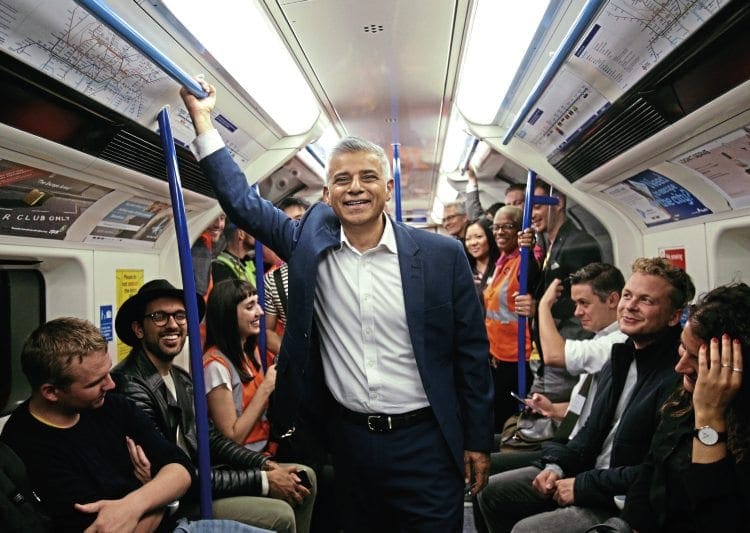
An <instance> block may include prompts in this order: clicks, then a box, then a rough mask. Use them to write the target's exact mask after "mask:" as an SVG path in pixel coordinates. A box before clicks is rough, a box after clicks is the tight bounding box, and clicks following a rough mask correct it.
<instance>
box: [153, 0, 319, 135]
mask: <svg viewBox="0 0 750 533" xmlns="http://www.w3.org/2000/svg"><path fill="white" fill-rule="evenodd" d="M164 3H165V4H166V5H167V7H168V9H169V10H170V11H171V12H172V14H173V15H174V16H175V17H177V19H179V21H180V22H181V23H182V24H183V25H184V26H185V27H186V28H187V29H188V31H190V33H192V34H193V36H194V37H195V38H196V39H197V40H198V41H200V43H201V44H202V45H203V46H204V47H205V48H206V50H208V52H209V53H210V54H211V55H212V56H213V57H214V58H216V60H217V61H218V62H219V63H220V64H221V65H222V67H224V69H226V71H227V72H229V74H230V75H231V76H232V77H233V78H234V79H235V80H236V81H237V82H238V83H239V84H240V85H242V87H244V89H245V90H246V91H247V93H248V94H249V95H250V96H252V97H253V99H254V100H255V102H256V103H257V104H258V105H259V106H260V107H261V108H262V109H263V110H264V111H265V112H266V113H268V115H269V116H270V117H271V118H272V119H273V120H274V121H275V122H276V123H277V124H278V125H279V127H280V128H281V129H283V130H284V132H285V133H286V134H288V135H298V134H300V133H305V132H307V131H309V130H310V128H312V127H313V125H314V124H315V122H316V120H317V119H318V115H319V114H320V111H319V109H318V104H317V102H316V101H315V98H314V96H313V94H312V91H311V90H310V87H309V85H308V84H307V82H306V81H305V79H304V77H303V76H302V74H301V73H300V71H299V68H298V67H297V64H296V63H295V62H294V60H293V59H292V57H291V55H290V54H289V51H288V50H287V48H286V46H285V45H284V43H283V42H282V40H281V38H280V37H279V34H278V33H277V32H276V29H275V28H274V27H273V26H272V25H271V22H270V20H268V17H267V16H266V14H265V12H264V11H263V10H262V8H261V7H260V6H259V5H258V2H257V1H255V0H241V1H239V0H213V2H211V3H210V7H209V5H208V4H207V3H206V2H205V1H198V0H164Z"/></svg>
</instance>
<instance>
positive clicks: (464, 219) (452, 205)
mask: <svg viewBox="0 0 750 533" xmlns="http://www.w3.org/2000/svg"><path fill="white" fill-rule="evenodd" d="M468 225H469V218H468V216H467V215H466V206H465V205H464V202H462V201H459V200H456V201H455V202H448V203H447V204H445V205H444V206H443V229H445V231H446V232H448V235H450V236H451V237H455V238H456V239H458V240H459V241H461V243H462V244H463V242H464V240H465V239H466V227H467V226H468Z"/></svg>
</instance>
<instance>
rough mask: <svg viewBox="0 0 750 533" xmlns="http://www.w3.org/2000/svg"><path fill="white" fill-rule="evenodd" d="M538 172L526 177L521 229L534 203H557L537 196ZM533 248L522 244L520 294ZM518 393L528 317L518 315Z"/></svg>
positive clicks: (522, 383)
mask: <svg viewBox="0 0 750 533" xmlns="http://www.w3.org/2000/svg"><path fill="white" fill-rule="evenodd" d="M535 188H536V172H534V171H533V170H529V173H528V177H527V179H526V198H525V199H524V203H523V222H522V223H521V230H522V231H526V230H527V229H529V228H530V227H531V210H532V208H533V206H534V205H556V204H557V203H558V201H559V200H558V199H557V198H553V197H552V196H535V195H534V189H535ZM530 257H531V248H529V247H527V246H521V268H520V276H519V280H518V285H519V287H518V294H519V295H524V294H528V292H529V291H528V285H529V260H530ZM518 395H519V396H521V397H522V398H523V397H525V396H526V317H525V316H521V315H519V316H518Z"/></svg>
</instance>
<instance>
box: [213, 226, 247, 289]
mask: <svg viewBox="0 0 750 533" xmlns="http://www.w3.org/2000/svg"><path fill="white" fill-rule="evenodd" d="M224 240H225V242H226V247H225V248H224V250H222V251H221V253H219V255H218V256H216V259H214V260H213V262H212V263H211V276H212V278H213V284H214V285H216V284H218V283H220V282H222V281H224V280H225V279H240V280H243V281H247V282H248V283H249V284H250V285H252V286H253V287H255V263H254V262H253V260H252V258H251V257H250V254H251V253H252V252H253V250H254V249H255V239H253V237H252V236H251V235H248V234H247V233H245V232H244V231H242V230H241V229H240V228H238V227H237V225H236V224H234V223H232V222H231V221H230V222H229V223H228V224H227V225H226V226H225V227H224Z"/></svg>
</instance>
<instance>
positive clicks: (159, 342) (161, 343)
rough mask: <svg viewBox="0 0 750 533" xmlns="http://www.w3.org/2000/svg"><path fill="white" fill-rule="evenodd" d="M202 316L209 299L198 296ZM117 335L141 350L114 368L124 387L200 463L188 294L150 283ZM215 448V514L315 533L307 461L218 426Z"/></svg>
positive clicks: (123, 311) (129, 306) (124, 311)
mask: <svg viewBox="0 0 750 533" xmlns="http://www.w3.org/2000/svg"><path fill="white" fill-rule="evenodd" d="M197 303H198V308H199V313H200V315H201V318H202V316H203V313H204V311H205V306H204V303H203V298H200V297H197ZM115 328H116V330H117V336H118V337H119V338H120V340H122V341H123V342H125V343H126V344H128V345H129V346H132V347H133V350H132V351H131V352H130V354H129V355H128V356H127V358H126V359H125V360H123V361H122V362H121V363H120V364H118V365H117V366H116V367H115V368H114V369H113V371H112V378H113V379H114V380H115V383H116V385H117V391H118V392H121V393H123V394H126V395H127V396H129V397H130V398H131V399H133V400H134V401H135V402H136V404H137V405H138V406H139V407H140V408H141V409H143V411H145V412H146V414H148V415H149V417H150V418H151V419H152V420H153V421H154V423H155V424H156V426H157V427H158V428H159V430H160V431H161V432H162V433H163V434H164V436H165V437H167V439H169V440H170V441H172V442H174V443H176V444H177V445H178V446H180V447H181V448H182V449H183V450H185V452H187V454H188V455H189V456H190V459H191V461H192V462H193V464H196V463H197V460H198V453H197V437H196V429H195V412H194V407H193V383H192V380H191V378H190V375H189V374H188V373H187V372H186V371H185V370H183V369H182V368H180V367H178V366H176V365H174V364H173V361H174V358H175V357H176V356H177V355H178V354H179V353H180V352H181V351H182V348H183V347H184V345H185V340H186V338H187V337H186V335H187V319H186V316H185V304H184V293H183V291H182V290H181V289H177V288H175V287H174V286H172V285H171V284H170V283H169V282H168V281H166V280H153V281H150V282H148V283H146V284H145V285H144V286H143V287H141V289H140V290H139V291H138V293H137V294H135V295H134V296H132V297H131V298H129V299H128V300H126V301H125V302H124V303H123V304H122V306H121V307H120V309H119V311H118V313H117V317H116V320H115ZM209 448H210V451H211V460H212V462H213V464H214V465H220V466H215V467H213V468H212V472H211V482H212V488H213V496H214V500H213V513H214V516H216V517H217V518H227V519H232V520H237V521H238V522H242V523H245V524H250V525H254V526H259V527H265V528H268V529H272V530H275V531H280V532H281V531H285V532H290V533H294V532H295V531H299V532H302V533H307V531H308V530H309V526H310V519H311V516H312V508H313V502H314V497H315V496H314V485H313V488H312V491H313V492H312V493H311V491H310V490H308V489H307V488H305V487H304V486H303V485H302V484H301V479H300V477H298V475H297V472H298V470H305V471H306V472H307V475H308V477H309V478H310V479H311V480H312V481H313V483H314V479H315V475H314V473H313V471H312V470H311V469H309V468H307V467H302V466H300V465H287V466H281V465H278V464H276V463H274V462H272V461H268V458H267V457H265V456H263V455H262V454H259V453H256V452H253V451H250V450H248V449H246V448H245V447H243V446H241V445H240V444H237V443H235V442H234V441H232V440H230V439H227V438H226V437H224V436H223V435H221V434H220V433H219V432H218V431H217V430H216V429H214V428H213V427H211V428H210V436H209ZM263 496H267V497H263Z"/></svg>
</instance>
